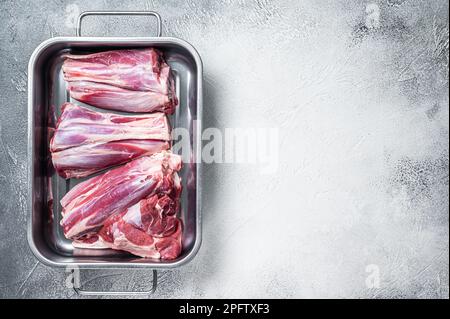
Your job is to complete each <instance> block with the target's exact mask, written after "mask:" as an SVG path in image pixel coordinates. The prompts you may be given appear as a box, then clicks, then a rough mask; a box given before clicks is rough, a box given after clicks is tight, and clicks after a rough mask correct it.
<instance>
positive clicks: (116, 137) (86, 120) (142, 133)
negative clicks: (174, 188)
mask: <svg viewBox="0 0 450 319" xmlns="http://www.w3.org/2000/svg"><path fill="white" fill-rule="evenodd" d="M169 147H170V125H169V122H168V119H167V117H166V115H165V114H164V113H152V114H146V115H117V114H112V113H100V112H96V111H92V110H89V109H87V108H85V107H81V106H78V105H75V104H71V103H65V104H64V105H63V106H62V114H61V116H60V117H59V119H58V122H57V124H56V130H55V132H54V134H53V137H52V139H51V141H50V151H51V153H52V162H53V166H54V167H55V169H56V171H57V172H58V174H59V175H61V176H62V177H64V178H79V177H85V176H88V175H90V174H93V173H96V172H98V171H101V170H103V169H105V168H107V167H111V166H115V165H118V164H123V163H126V162H128V161H130V160H132V159H134V158H137V157H140V156H144V155H151V154H154V153H157V152H160V151H163V150H167V149H169Z"/></svg>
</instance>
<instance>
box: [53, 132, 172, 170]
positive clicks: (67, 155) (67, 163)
mask: <svg viewBox="0 0 450 319" xmlns="http://www.w3.org/2000/svg"><path fill="white" fill-rule="evenodd" d="M169 148H170V144H169V143H168V142H165V141H160V140H123V141H112V142H107V143H96V144H89V145H82V146H80V147H72V148H68V149H65V150H62V151H59V152H54V153H52V162H53V167H55V169H56V171H57V172H58V174H59V175H60V176H61V177H64V178H80V177H86V176H89V175H91V174H94V173H96V172H99V171H101V170H104V169H105V168H107V167H111V166H116V165H118V164H122V163H126V162H128V161H130V160H132V159H133V158H137V157H141V156H144V155H151V154H154V153H158V152H160V151H163V150H167V149H169Z"/></svg>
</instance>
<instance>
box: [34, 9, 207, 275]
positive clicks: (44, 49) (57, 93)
mask: <svg viewBox="0 0 450 319" xmlns="http://www.w3.org/2000/svg"><path fill="white" fill-rule="evenodd" d="M84 15H86V14H84ZM82 17H83V16H80V18H79V26H80V24H81V19H82ZM156 17H157V18H158V22H160V21H161V20H160V18H159V16H158V15H156ZM77 30H78V31H77V33H78V34H79V33H80V27H79V28H78V29H77ZM160 30H161V25H160V24H158V34H160ZM144 47H154V48H158V49H159V50H161V51H163V53H164V54H165V57H166V59H167V62H168V64H169V65H170V66H171V67H172V69H173V71H174V74H175V77H176V87H177V88H176V90H177V95H178V99H179V106H178V107H177V109H176V112H175V114H174V115H173V116H171V117H170V121H171V124H172V127H173V128H184V129H186V130H187V131H188V132H189V151H190V160H189V161H188V162H185V163H184V165H183V169H182V171H181V172H180V176H181V178H182V186H183V192H182V198H181V213H180V218H181V219H182V221H183V225H184V231H183V250H182V253H181V255H180V256H179V257H178V258H177V259H175V260H172V261H160V260H154V259H146V258H137V257H135V256H132V255H130V254H128V253H124V252H120V251H115V250H110V249H106V250H93V249H75V248H74V247H73V246H72V244H71V241H70V240H67V239H66V238H65V237H64V235H63V233H62V229H61V227H60V225H59V221H60V219H61V206H60V204H59V201H60V200H61V198H62V197H63V196H64V195H65V194H66V193H67V192H68V191H69V190H70V189H71V188H72V187H73V186H74V185H75V184H76V183H77V182H80V181H82V180H83V179H81V180H80V181H77V180H73V179H70V180H67V181H66V180H64V179H63V178H61V177H59V176H58V175H57V174H56V173H55V172H54V170H53V169H52V165H51V164H49V160H48V159H49V156H48V155H49V153H48V130H49V127H51V126H52V122H53V121H54V119H55V118H56V116H57V115H59V112H60V106H61V105H62V104H63V103H64V102H67V101H72V99H71V98H70V96H69V95H68V92H67V88H66V82H65V81H64V79H63V74H62V70H61V65H62V62H63V58H62V55H63V54H65V53H68V52H70V53H75V54H76V53H89V52H98V51H104V50H112V49H123V48H144ZM72 102H75V103H79V104H81V105H83V103H80V102H78V101H75V100H73V101H72ZM53 110H54V111H55V112H56V114H53ZM97 110H99V111H101V110H100V109H97ZM201 119H202V62H201V59H200V56H199V54H198V53H197V51H196V50H195V49H194V47H193V46H192V45H190V44H189V43H187V42H186V41H183V40H180V39H177V38H172V37H81V36H78V37H57V38H51V39H49V40H47V41H45V42H43V43H42V44H40V45H39V46H38V47H37V48H36V50H35V51H34V52H33V54H32V56H31V58H30V62H29V66H28V184H29V187H28V196H29V201H28V203H29V211H30V216H29V224H28V241H29V244H30V247H31V250H32V251H33V253H34V254H35V255H36V257H37V258H38V259H39V260H41V261H42V262H44V263H45V264H48V265H51V266H69V265H72V266H74V265H76V266H80V267H82V266H86V267H90V268H92V267H133V268H134V267H148V268H152V269H157V268H173V267H177V266H180V265H182V264H184V263H186V262H187V261H189V260H191V259H192V258H193V257H194V255H195V254H196V253H197V251H198V249H199V246H200V242H201V207H200V203H201V200H200V195H201V194H200V187H201V161H200V158H201V147H200V146H201V136H200V134H201V129H202V128H201V123H202V121H201ZM184 151H186V150H184Z"/></svg>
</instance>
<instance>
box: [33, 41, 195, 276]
mask: <svg viewBox="0 0 450 319" xmlns="http://www.w3.org/2000/svg"><path fill="white" fill-rule="evenodd" d="M69 42H84V43H86V42H87V43H92V45H95V44H117V45H118V46H120V44H136V45H139V44H142V45H152V44H164V43H170V44H175V45H178V46H180V47H182V48H184V49H186V50H187V51H188V52H189V53H190V54H191V55H192V57H193V58H194V62H195V67H196V68H197V74H198V77H197V92H196V93H197V121H196V126H195V129H196V136H195V141H196V149H195V150H194V152H195V154H196V158H197V161H196V215H195V216H196V235H195V241H194V245H193V247H192V249H191V250H190V252H189V253H188V254H187V255H186V256H184V257H183V258H182V259H180V260H177V261H174V262H164V263H160V262H153V261H151V262H146V263H144V262H133V261H130V262H91V261H86V262H83V261H81V262H71V261H67V262H59V261H55V260H52V259H49V258H47V257H46V256H44V255H43V254H42V253H41V252H40V250H39V248H38V247H37V246H36V243H35V242H34V236H33V223H32V220H33V214H34V211H33V192H34V189H33V183H32V181H33V174H34V168H33V158H34V153H33V144H34V132H33V127H34V117H33V107H34V105H33V96H34V86H33V83H34V78H35V77H34V72H33V70H34V68H35V65H36V61H37V59H38V57H39V56H40V54H41V53H42V52H43V51H44V50H45V49H46V48H48V47H50V46H52V45H55V44H60V43H69ZM27 108H28V112H27V116H28V121H27V125H28V129H27V141H28V142H27V182H28V187H27V188H28V189H27V195H28V200H27V206H28V207H27V212H28V218H27V241H28V245H29V247H30V249H31V251H32V253H33V255H34V256H35V257H36V258H37V259H38V260H39V261H41V262H42V263H44V264H45V265H48V266H51V267H67V266H76V267H80V268H151V269H164V268H166V269H170V268H176V267H180V266H182V265H185V264H186V263H188V262H190V261H191V260H192V259H193V258H194V257H195V256H196V255H197V253H198V250H199V249H200V246H201V243H202V223H201V215H202V205H201V203H202V198H201V197H202V196H201V178H202V161H201V145H202V139H201V132H202V122H203V121H202V117H203V63H202V60H201V58H200V55H199V53H198V52H197V50H196V49H195V48H194V47H193V46H192V45H191V44H190V43H189V42H187V41H185V40H182V39H179V38H175V37H85V36H83V37H78V36H62V37H53V38H50V39H47V40H45V41H43V42H42V43H40V44H39V45H38V46H37V47H36V49H35V50H34V51H33V53H32V54H31V56H30V60H29V62H28V102H27ZM199 159H200V160H199ZM68 258H73V257H68ZM94 258H95V257H92V259H94Z"/></svg>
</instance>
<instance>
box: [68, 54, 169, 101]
mask: <svg viewBox="0 0 450 319" xmlns="http://www.w3.org/2000/svg"><path fill="white" fill-rule="evenodd" d="M64 57H65V58H66V60H65V61H64V64H63V66H62V69H63V72H64V79H65V80H66V81H69V82H71V81H90V82H97V83H104V84H110V85H114V86H118V87H122V88H125V89H130V90H135V91H153V92H158V93H161V94H167V77H165V78H164V77H160V73H161V69H162V68H163V67H165V66H167V64H166V63H165V62H164V60H163V57H162V54H161V52H159V51H157V50H155V49H151V48H150V49H134V50H114V51H106V52H99V53H93V54H85V55H74V54H66V55H65V56H64Z"/></svg>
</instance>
